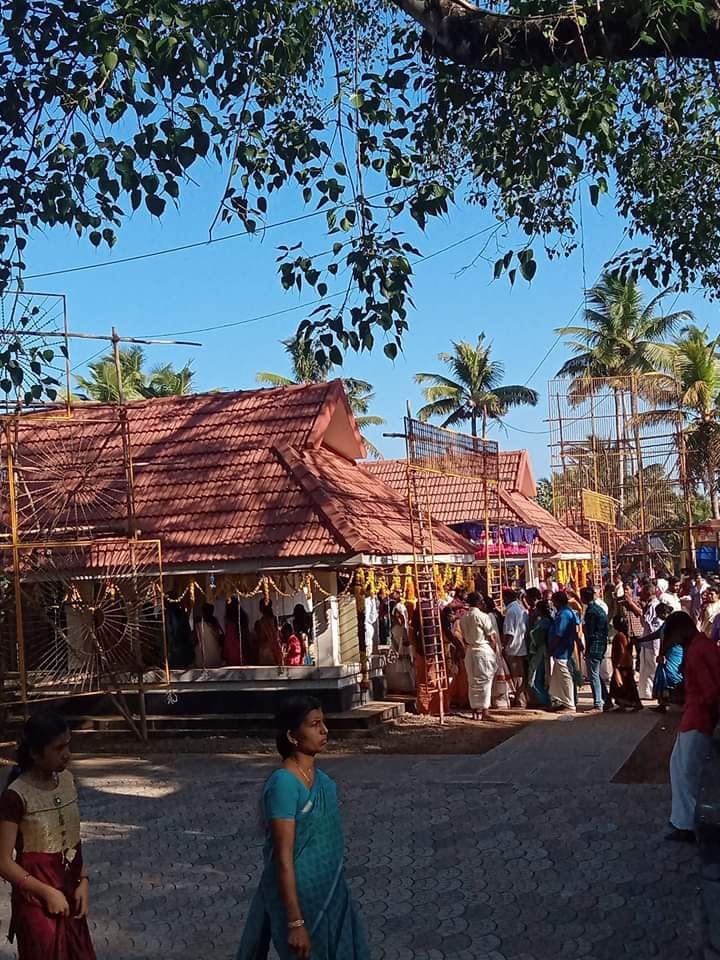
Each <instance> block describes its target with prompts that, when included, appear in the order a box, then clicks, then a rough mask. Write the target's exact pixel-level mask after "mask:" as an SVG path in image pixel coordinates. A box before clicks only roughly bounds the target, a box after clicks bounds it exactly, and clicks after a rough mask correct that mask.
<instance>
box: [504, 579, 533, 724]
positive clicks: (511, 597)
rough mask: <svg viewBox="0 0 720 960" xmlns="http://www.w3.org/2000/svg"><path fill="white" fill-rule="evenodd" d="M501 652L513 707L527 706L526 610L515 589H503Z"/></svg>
mask: <svg viewBox="0 0 720 960" xmlns="http://www.w3.org/2000/svg"><path fill="white" fill-rule="evenodd" d="M503 603H504V604H505V620H504V623H503V652H504V654H505V659H506V660H507V662H508V666H509V667H510V674H511V676H512V679H513V686H514V687H515V696H514V698H513V706H514V707H522V708H525V707H527V658H528V647H527V634H528V612H527V610H526V609H525V605H524V604H523V602H522V601H521V600H520V598H519V595H518V593H517V592H516V591H515V590H503Z"/></svg>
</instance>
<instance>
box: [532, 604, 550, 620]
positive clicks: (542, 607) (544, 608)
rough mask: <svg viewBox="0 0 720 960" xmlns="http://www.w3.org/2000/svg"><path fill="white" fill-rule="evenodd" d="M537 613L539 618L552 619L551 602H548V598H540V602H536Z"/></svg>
mask: <svg viewBox="0 0 720 960" xmlns="http://www.w3.org/2000/svg"><path fill="white" fill-rule="evenodd" d="M535 613H537V615H538V619H539V620H542V619H548V620H552V613H551V612H550V604H549V603H548V602H547V600H538V602H537V603H536V604H535Z"/></svg>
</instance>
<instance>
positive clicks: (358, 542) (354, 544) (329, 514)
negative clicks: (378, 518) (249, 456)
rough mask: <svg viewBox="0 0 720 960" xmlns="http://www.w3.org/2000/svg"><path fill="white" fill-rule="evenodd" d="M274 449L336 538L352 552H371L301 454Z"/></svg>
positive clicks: (279, 447) (286, 447)
mask: <svg viewBox="0 0 720 960" xmlns="http://www.w3.org/2000/svg"><path fill="white" fill-rule="evenodd" d="M272 449H273V453H274V454H275V456H276V457H277V459H278V460H279V462H280V463H281V464H282V465H283V467H285V469H286V470H287V471H288V473H289V474H290V475H291V476H292V477H293V479H294V480H295V481H296V482H297V483H298V484H299V485H300V488H301V489H302V490H303V491H304V492H305V493H306V494H307V495H308V497H309V498H310V500H311V502H312V504H313V507H314V508H315V510H316V512H317V514H318V516H319V517H320V519H321V520H322V521H323V522H324V523H325V524H326V526H327V527H328V528H329V529H330V531H331V533H332V534H333V536H335V537H336V538H337V539H338V541H339V542H340V543H342V544H344V545H345V547H347V549H348V550H349V551H351V552H354V553H361V552H363V551H365V550H367V551H370V550H371V549H372V548H371V547H370V546H369V545H368V544H367V543H366V542H365V541H364V540H362V538H360V537H359V536H358V531H357V530H356V529H354V528H353V526H352V524H351V523H348V521H347V519H346V517H345V516H344V515H343V514H342V513H341V511H340V510H338V509H337V508H336V506H335V504H333V503H332V502H330V501H328V499H327V498H326V497H324V496H323V490H322V484H321V482H320V480H319V479H318V478H317V477H316V476H315V474H313V472H312V470H310V469H309V467H308V465H307V464H306V463H305V462H304V460H303V459H302V457H301V455H300V453H299V452H298V451H297V450H296V449H295V448H294V447H292V446H290V445H289V444H277V445H276V446H274V447H273V448H272Z"/></svg>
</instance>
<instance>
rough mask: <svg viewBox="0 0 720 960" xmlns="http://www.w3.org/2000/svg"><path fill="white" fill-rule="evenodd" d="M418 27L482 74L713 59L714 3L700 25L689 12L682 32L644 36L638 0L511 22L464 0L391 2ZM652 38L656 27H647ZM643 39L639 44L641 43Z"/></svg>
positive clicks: (716, 38) (443, 51)
mask: <svg viewBox="0 0 720 960" xmlns="http://www.w3.org/2000/svg"><path fill="white" fill-rule="evenodd" d="M393 3H395V5H396V6H398V7H399V8H400V9H401V10H403V11H404V12H405V13H407V14H409V15H410V16H411V17H412V18H413V19H415V20H417V22H418V23H419V24H421V26H423V27H424V28H425V39H426V42H428V43H429V44H430V46H431V47H432V49H433V50H434V52H435V53H437V54H440V55H444V56H446V57H448V58H449V59H451V60H454V61H455V62H456V63H460V64H464V65H465V66H468V67H473V68H475V69H477V70H482V71H486V72H495V73H502V72H505V71H507V70H514V69H526V70H531V69H537V68H540V67H547V66H553V65H557V64H560V65H563V66H572V65H575V64H580V63H586V62H587V61H588V60H605V61H613V62H618V61H623V60H657V59H664V58H679V59H700V60H709V61H716V60H720V0H713V3H711V4H708V7H707V9H706V10H705V15H706V17H707V23H706V24H705V26H703V23H702V21H701V19H700V17H699V16H698V15H697V14H696V13H695V12H693V11H692V10H689V11H688V12H687V14H686V16H685V20H684V23H683V25H682V29H677V30H676V31H675V32H674V33H668V32H667V31H663V37H662V39H661V38H660V36H659V35H658V37H657V39H656V40H653V39H650V37H649V36H648V33H649V32H651V29H650V28H649V25H648V15H647V11H646V10H644V9H643V5H642V0H627V2H625V3H624V4H623V3H615V4H599V3H594V2H592V0H591V2H589V3H588V2H586V3H585V4H583V5H582V6H578V5H576V4H572V5H571V6H570V7H568V8H567V9H566V10H564V11H559V12H558V13H556V14H543V15H542V16H534V17H516V16H508V15H505V14H498V13H493V12H491V11H488V10H482V9H481V8H479V7H476V6H475V5H474V4H473V3H470V2H469V0H393ZM652 29H654V30H655V32H656V33H658V34H659V31H658V30H657V24H655V25H654V27H653V28H652ZM641 37H642V39H641Z"/></svg>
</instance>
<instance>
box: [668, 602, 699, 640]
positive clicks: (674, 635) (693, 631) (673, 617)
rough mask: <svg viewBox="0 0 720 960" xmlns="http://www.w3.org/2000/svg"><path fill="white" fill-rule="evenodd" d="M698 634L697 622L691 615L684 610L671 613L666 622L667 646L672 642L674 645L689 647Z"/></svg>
mask: <svg viewBox="0 0 720 960" xmlns="http://www.w3.org/2000/svg"><path fill="white" fill-rule="evenodd" d="M697 632H698V629H697V627H696V626H695V621H694V620H693V618H692V617H691V616H690V614H689V613H685V611H684V610H677V611H676V612H675V613H671V614H670V616H669V617H668V618H667V620H666V621H665V633H664V634H663V640H664V642H665V644H666V645H667V644H668V642H670V643H672V644H673V645H682V646H683V647H687V646H688V644H689V643H690V641H691V640H692V639H693V637H695V636H696V635H697Z"/></svg>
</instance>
